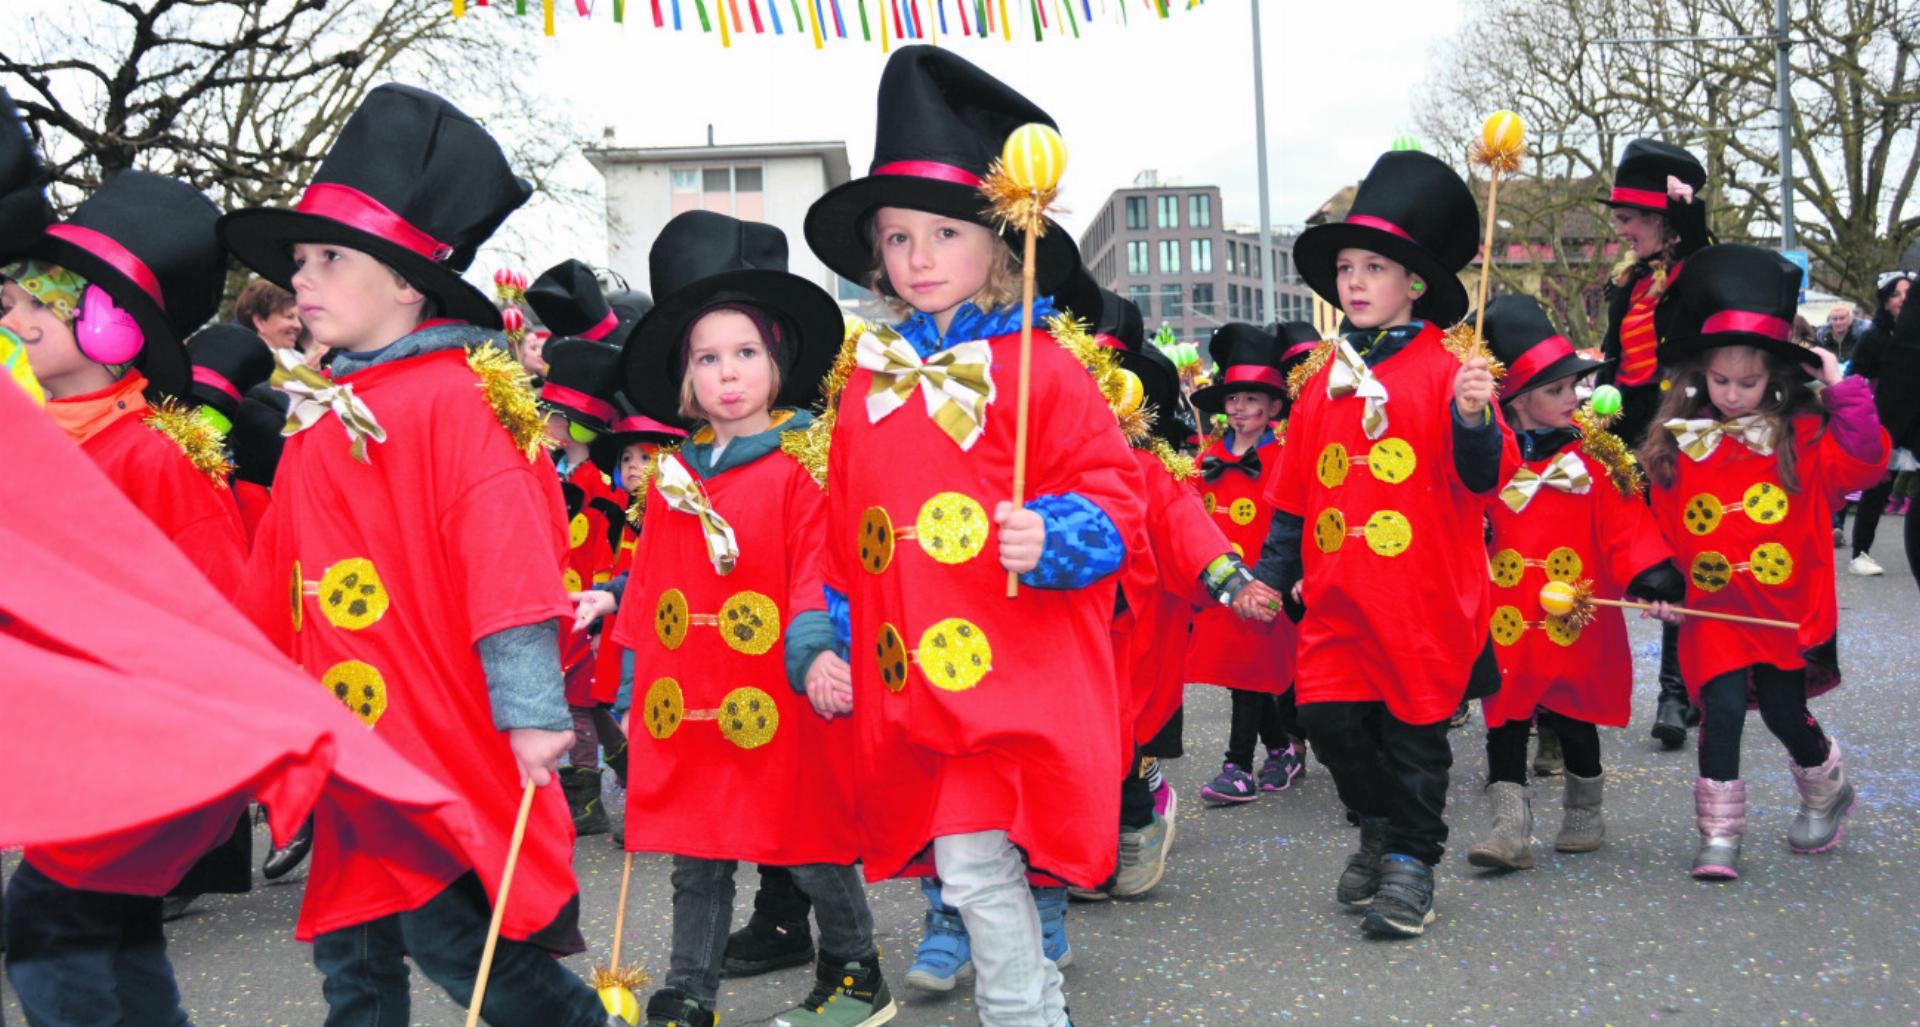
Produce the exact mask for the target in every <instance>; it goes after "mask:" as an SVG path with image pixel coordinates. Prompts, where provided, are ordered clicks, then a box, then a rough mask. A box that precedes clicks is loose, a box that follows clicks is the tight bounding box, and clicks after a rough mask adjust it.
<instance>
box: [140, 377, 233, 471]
mask: <svg viewBox="0 0 1920 1027" xmlns="http://www.w3.org/2000/svg"><path fill="white" fill-rule="evenodd" d="M142 420H144V421H145V422H146V424H147V427H149V428H152V429H153V430H154V431H157V432H159V433H160V434H162V435H165V436H166V437H167V438H169V439H171V440H173V444H174V445H176V446H179V447H180V452H182V453H185V454H186V455H187V460H188V461H189V462H191V463H192V464H193V469H194V470H196V471H199V472H200V473H201V474H204V475H206V476H207V480H208V481H211V482H213V487H214V488H216V489H224V488H226V487H227V476H228V475H230V474H232V473H233V461H231V460H229V459H227V437H226V435H225V433H223V432H221V430H220V429H218V428H216V427H214V426H213V422H211V421H208V420H207V419H206V418H204V417H202V416H200V412H199V411H198V410H192V409H189V408H187V407H184V406H181V405H180V403H179V401H178V400H174V399H167V400H163V401H161V403H160V405H159V406H157V407H154V408H153V409H152V410H150V411H148V412H147V415H146V417H144V418H142Z"/></svg>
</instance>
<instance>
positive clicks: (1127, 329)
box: [1053, 266, 1147, 349]
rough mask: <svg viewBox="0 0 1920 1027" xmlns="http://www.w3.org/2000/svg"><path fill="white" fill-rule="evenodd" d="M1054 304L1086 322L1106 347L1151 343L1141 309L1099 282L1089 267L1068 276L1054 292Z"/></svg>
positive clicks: (1123, 347) (1135, 345)
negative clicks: (1148, 339)
mask: <svg viewBox="0 0 1920 1027" xmlns="http://www.w3.org/2000/svg"><path fill="white" fill-rule="evenodd" d="M1053 305H1054V307H1055V309H1063V310H1064V311H1065V312H1067V313H1069V314H1071V315H1073V317H1074V318H1076V319H1078V320H1079V321H1082V322H1084V323H1085V324H1086V326H1087V331H1088V332H1090V333H1092V335H1093V337H1094V341H1096V342H1098V343H1100V344H1101V345H1102V346H1109V347H1113V348H1117V349H1139V348H1140V347H1142V346H1144V345H1146V344H1147V330H1146V325H1145V323H1144V322H1143V321H1142V319H1141V317H1140V308H1139V307H1137V306H1135V305H1134V304H1133V303H1132V302H1131V301H1129V300H1128V299H1127V298H1126V297H1124V296H1121V295H1120V294H1119V293H1117V292H1114V291H1113V290H1112V289H1108V288H1105V287H1103V286H1101V285H1100V284H1099V283H1098V282H1095V281H1094V280H1093V272H1091V271H1089V270H1087V268H1086V267H1085V266H1081V267H1080V268H1079V269H1078V270H1076V271H1075V272H1074V273H1073V274H1071V275H1069V276H1067V280H1066V282H1065V284H1063V285H1061V286H1060V289H1059V291H1057V292H1056V293H1054V297H1053Z"/></svg>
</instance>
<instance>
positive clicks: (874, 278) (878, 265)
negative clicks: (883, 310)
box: [864, 218, 1023, 321]
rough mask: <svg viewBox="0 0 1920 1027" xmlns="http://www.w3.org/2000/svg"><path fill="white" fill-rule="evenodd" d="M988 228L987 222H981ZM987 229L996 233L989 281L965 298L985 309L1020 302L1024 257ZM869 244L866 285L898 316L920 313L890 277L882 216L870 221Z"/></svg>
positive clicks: (1003, 239)
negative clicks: (883, 245)
mask: <svg viewBox="0 0 1920 1027" xmlns="http://www.w3.org/2000/svg"><path fill="white" fill-rule="evenodd" d="M981 227H982V228H985V226H984V225H983V226H981ZM986 231H987V232H988V233H989V234H991V235H992V236H993V243H992V245H993V257H992V260H991V262H990V263H989V264H988V265H987V282H986V284H985V285H982V286H981V287H980V290H979V291H978V292H976V293H974V294H973V295H972V296H969V297H967V299H966V300H965V301H963V302H967V303H972V304H973V305H974V306H976V307H979V308H980V309H981V310H997V309H999V308H1001V307H1006V306H1012V305H1014V304H1017V303H1019V302H1020V298H1021V293H1022V291H1023V287H1022V285H1021V281H1020V260H1019V258H1018V257H1015V256H1014V255H1013V247H1011V246H1008V245H1007V240H1006V239H1005V238H1004V237H1002V236H1001V235H1000V233H998V232H995V231H994V230H993V229H991V228H987V229H986ZM867 244H868V247H869V248H870V249H871V250H872V251H873V264H872V265H871V266H869V267H868V268H867V274H866V281H865V283H864V284H865V285H866V287H867V288H868V289H870V290H872V291H873V294H874V295H875V296H878V297H880V298H881V299H882V300H884V301H885V302H886V304H887V310H888V311H890V312H891V313H892V314H893V316H894V318H895V319H896V320H901V321H905V320H907V319H908V318H910V317H912V316H914V315H915V314H917V313H920V311H919V310H918V309H916V308H915V307H914V306H913V304H911V303H908V302H907V301H906V300H903V299H901V298H900V296H899V294H898V293H896V292H895V291H894V289H893V284H892V283H891V282H889V281H887V260H886V258H885V257H883V256H881V255H880V220H879V219H878V218H875V219H873V220H872V221H871V222H869V224H868V225H867Z"/></svg>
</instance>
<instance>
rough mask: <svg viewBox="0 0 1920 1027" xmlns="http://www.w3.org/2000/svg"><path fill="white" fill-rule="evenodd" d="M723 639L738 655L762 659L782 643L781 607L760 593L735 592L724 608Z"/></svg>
mask: <svg viewBox="0 0 1920 1027" xmlns="http://www.w3.org/2000/svg"><path fill="white" fill-rule="evenodd" d="M720 637H721V638H722V639H723V640H725V641H726V643H727V648H729V649H732V650H734V651H735V652H742V653H746V654H747V655H748V656H759V655H760V654H761V653H764V652H766V651H767V650H769V649H772V648H773V643H775V642H778V641H780V608H779V607H778V606H775V605H774V602H773V600H771V599H768V598H767V597H766V596H763V595H761V594H760V593H758V592H735V593H734V594H732V595H730V596H728V597H727V603H726V605H725V606H722V607H721V608H720Z"/></svg>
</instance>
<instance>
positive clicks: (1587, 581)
mask: <svg viewBox="0 0 1920 1027" xmlns="http://www.w3.org/2000/svg"><path fill="white" fill-rule="evenodd" d="M1597 612H1598V611H1597V610H1596V609H1595V607H1594V605H1593V579H1592V578H1581V579H1580V580H1579V581H1576V582H1574V583H1573V610H1572V612H1570V613H1568V614H1567V615H1566V616H1565V617H1564V618H1562V619H1563V620H1565V621H1566V622H1567V623H1568V624H1569V625H1571V626H1573V627H1574V628H1576V629H1578V628H1584V627H1586V626H1587V625H1589V624H1591V623H1593V617H1594V614H1595V613H1597Z"/></svg>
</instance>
